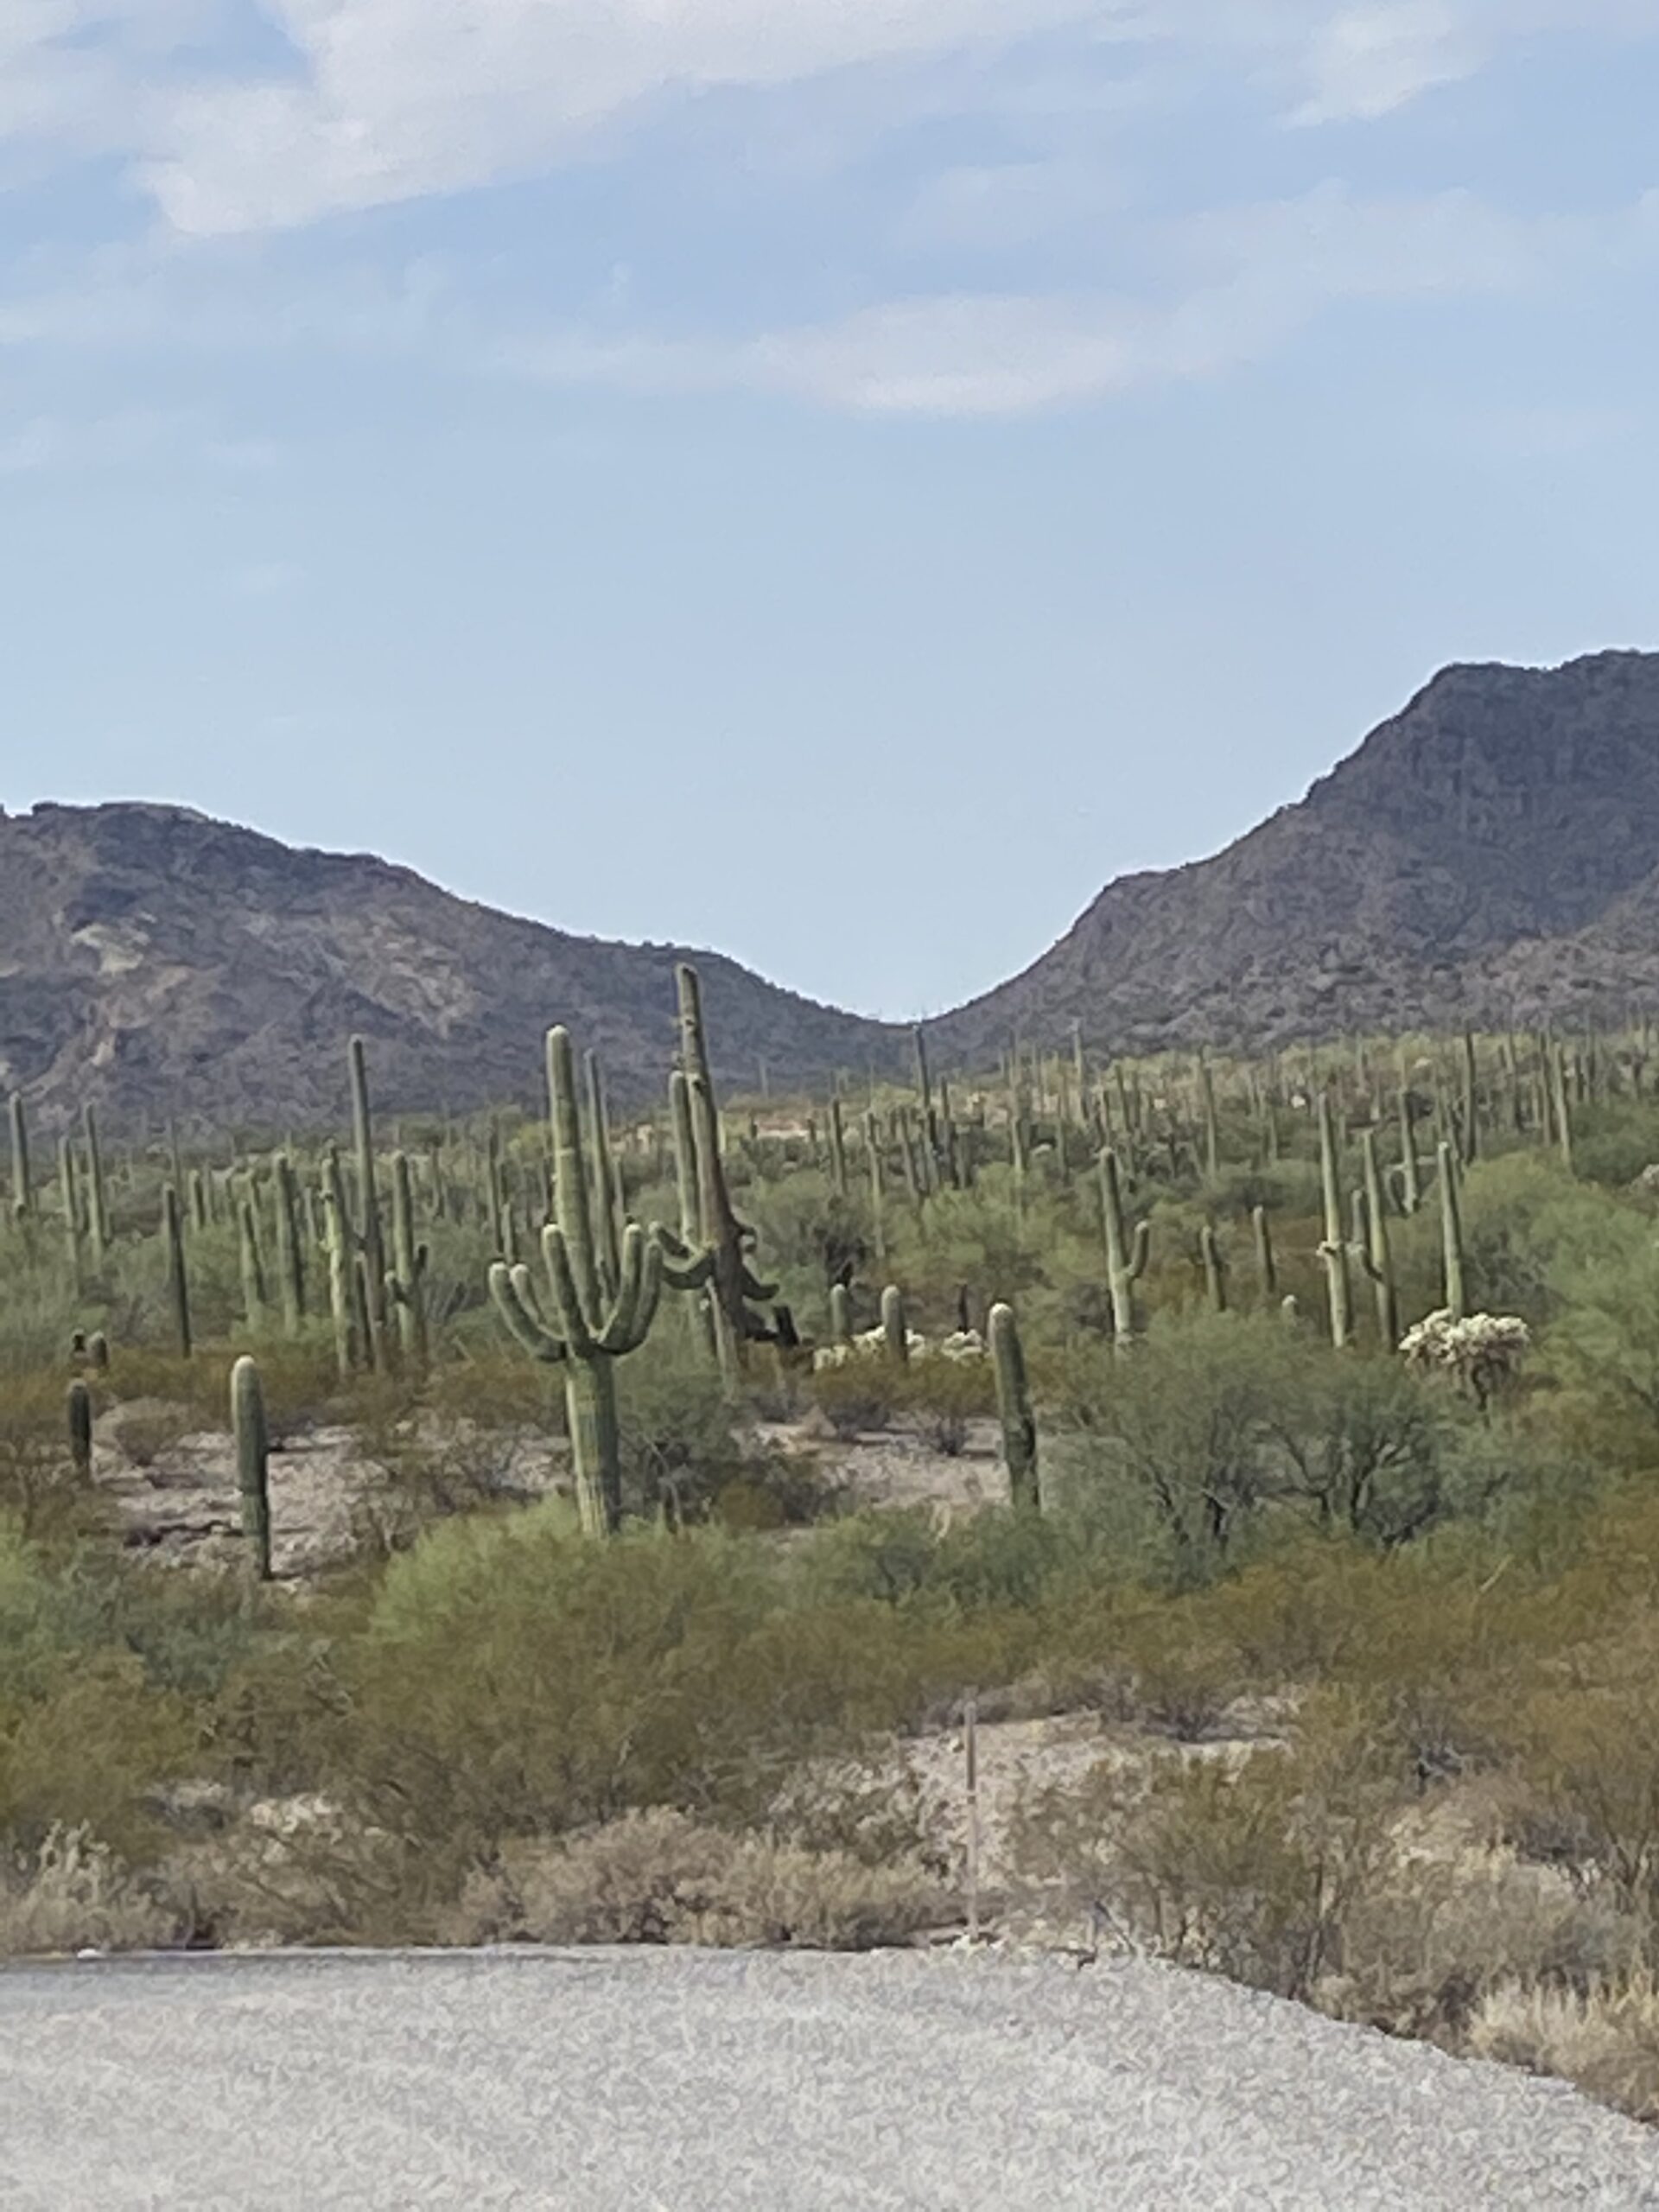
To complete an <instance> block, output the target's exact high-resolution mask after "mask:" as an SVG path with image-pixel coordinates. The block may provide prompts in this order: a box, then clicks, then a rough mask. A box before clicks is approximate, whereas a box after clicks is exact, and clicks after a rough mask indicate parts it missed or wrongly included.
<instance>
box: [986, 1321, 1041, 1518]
mask: <svg viewBox="0 0 1659 2212" xmlns="http://www.w3.org/2000/svg"><path fill="white" fill-rule="evenodd" d="M985 1328H986V1332H987V1335H988V1339H989V1344H990V1353H991V1366H992V1371H993V1373H994V1374H995V1378H996V1409H997V1414H998V1415H999V1417H1000V1419H1001V1424H1002V1459H1003V1464H1004V1465H1006V1466H1007V1471H1008V1491H1009V1494H1010V1496H1011V1497H1012V1498H1013V1501H1014V1504H1015V1505H1016V1506H1017V1507H1019V1508H1020V1509H1021V1510H1026V1511H1029V1512H1033V1513H1034V1512H1036V1511H1037V1510H1039V1508H1040V1505H1041V1503H1042V1500H1041V1493H1040V1491H1039V1487H1038V1478H1037V1421H1036V1417H1035V1416H1034V1414H1033V1412H1032V1410H1031V1393H1030V1390H1029V1389H1028V1388H1027V1383H1026V1356H1025V1353H1024V1351H1022V1350H1021V1348H1020V1329H1019V1325H1018V1324H1017V1322H1016V1321H1015V1319H1014V1308H1013V1307H1012V1306H1007V1305H1001V1304H998V1305H995V1306H992V1308H991V1310H990V1313H988V1315H987V1317H986V1321H985Z"/></svg>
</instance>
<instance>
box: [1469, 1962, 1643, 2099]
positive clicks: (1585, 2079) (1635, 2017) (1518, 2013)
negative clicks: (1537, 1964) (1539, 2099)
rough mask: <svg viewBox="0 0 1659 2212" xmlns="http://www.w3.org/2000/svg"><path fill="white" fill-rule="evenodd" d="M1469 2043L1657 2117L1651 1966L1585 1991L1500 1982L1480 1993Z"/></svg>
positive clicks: (1493, 2055)
mask: <svg viewBox="0 0 1659 2212" xmlns="http://www.w3.org/2000/svg"><path fill="white" fill-rule="evenodd" d="M1468 2048H1469V2049H1470V2050H1471V2051H1473V2052H1474V2053H1475V2054H1476V2055H1477V2056H1479V2057H1482V2058H1497V2059H1501V2060H1503V2062H1504V2063H1506V2064H1508V2065H1511V2066H1527V2067H1530V2068H1531V2069H1533V2070H1534V2071H1535V2073H1540V2074H1554V2075H1560V2077H1561V2078H1562V2079H1563V2080H1564V2081H1567V2082H1574V2083H1575V2084H1576V2085H1577V2086H1578V2087H1579V2088H1581V2089H1583V2090H1585V2091H1586V2093H1587V2094H1589V2095H1591V2096H1592V2097H1599V2099H1600V2100H1601V2101H1602V2102H1603V2103H1604V2104H1610V2105H1616V2106H1617V2107H1618V2108H1619V2110H1620V2111H1621V2112H1627V2113H1631V2114H1633V2115H1634V2117H1635V2118H1636V2119H1637V2120H1649V2121H1653V2120H1659V1982H1656V1980H1655V1978H1654V1976H1653V1975H1652V1974H1646V1973H1643V1974H1630V1975H1628V1976H1624V1977H1623V1978H1621V1979H1619V1980H1612V1981H1605V1982H1599V1983H1598V1984H1596V1985H1595V1986H1594V1987H1592V1988H1591V1989H1589V1990H1586V1991H1579V1990H1573V1989H1561V1988H1557V1987H1552V1986H1548V1985H1546V1984H1534V1985H1532V1986H1526V1985H1524V1984H1521V1983H1515V1982H1510V1983H1506V1984H1505V1985H1504V1986H1502V1987H1500V1988H1497V1989H1494V1990H1491V1991H1490V1992H1489V1993H1487V1994H1486V1996H1485V1997H1484V1998H1483V1999H1482V2000H1481V2002H1480V2005H1479V2006H1478V2008H1477V2010H1476V2012H1475V2014H1474V2017H1473V2018H1472V2019H1471V2022H1470V2025H1469V2034H1468Z"/></svg>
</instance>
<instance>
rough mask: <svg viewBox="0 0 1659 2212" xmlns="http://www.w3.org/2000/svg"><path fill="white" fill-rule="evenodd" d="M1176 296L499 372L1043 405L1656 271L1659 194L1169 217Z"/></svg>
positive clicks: (869, 406) (1015, 305)
mask: <svg viewBox="0 0 1659 2212" xmlns="http://www.w3.org/2000/svg"><path fill="white" fill-rule="evenodd" d="M1165 245H1166V254H1167V257H1168V259H1169V261H1170V263H1171V264H1172V265H1173V267H1175V268H1176V269H1177V270H1181V269H1185V271H1186V272H1187V274H1188V277H1189V281H1188V283H1186V285H1185V288H1182V287H1180V286H1179V284H1177V285H1175V286H1173V287H1172V288H1171V289H1170V291H1169V293H1168V295H1167V296H1163V297H1152V298H1132V297H1116V296H1088V295H1072V296H1022V295H992V296H986V295H974V294H951V295H947V296H937V297H923V298H911V299H906V300H901V301H897V302H889V303H885V304H881V305H877V306H874V307H870V308H864V309H861V310H860V311H858V312H856V313H855V314H853V315H848V316H845V317H842V318H840V319H838V320H836V321H829V322H825V323H819V324H810V325H805V326H802V327H794V328H788V329H782V330H776V331H772V332H768V333H765V334H760V335H758V336H754V337H751V338H748V339H746V340H738V341H733V342H727V341H721V340H712V339H709V340H686V339H676V338H665V339H661V340H652V339H650V338H646V337H632V338H629V339H626V340H606V339H603V338H597V337H594V336H591V335H586V334H582V333H580V332H563V333H557V334H554V335H552V336H550V337H546V338H543V339H540V340H531V341H528V342H518V343H515V344H512V345H510V346H505V347H504V348H502V349H500V350H499V353H497V355H496V357H495V358H496V361H497V364H498V365H499V366H500V367H501V368H503V369H505V370H506V371H508V372H512V373H514V374H519V375H524V376H529V377H532V378H538V379H541V380H543V381H546V382H550V383H555V384H601V385H610V386H612V387H613V388H617V389H621V390H625V391H635V392H663V391H718V390H726V389H741V390H748V391H757V392H763V393H771V394H777V395H784V396H787V397H792V398H797V399H804V400H807V401H809V402H811V403H813V404H817V405H821V406H825V407H832V408H838V409H848V410H854V411H855V412H861V413H867V414H893V415H897V414H929V415H944V416H990V415H1017V414H1029V413H1035V412H1038V411H1040V410H1044V409H1048V408H1053V407H1058V406H1065V405H1074V404H1079V403H1083V402H1086V401H1091V400H1097V399H1102V398H1105V397H1110V396H1112V395H1113V394H1116V393H1119V392H1122V391H1128V390H1130V389H1132V388H1134V387H1135V386H1137V385H1147V384H1154V383H1166V382H1172V381H1182V380H1187V379H1192V378H1205V377H1210V376H1214V375H1217V374H1220V373H1223V372H1225V371H1227V370H1229V369H1232V368H1236V367H1238V366H1240V365H1243V364H1244V363H1246V362H1249V361H1251V360H1255V359H1260V358H1262V356H1263V355H1265V354H1267V353H1270V352H1271V351H1272V350H1273V349H1274V348H1275V347H1276V346H1280V345H1281V344H1283V343H1284V342H1285V341H1286V340H1287V339H1288V338H1290V337H1291V336H1293V335H1294V334H1295V332H1296V331H1297V330H1299V329H1300V328H1301V327H1304V326H1305V325H1306V324H1307V323H1308V322H1309V321H1312V320H1313V319H1314V318H1315V317H1316V316H1318V315H1320V314H1321V313H1323V312H1325V310H1326V309H1328V308H1332V307H1334V306H1337V305H1339V304H1342V303H1344V302H1382V301H1410V300H1434V299H1442V300H1451V299H1456V298H1463V297H1466V296H1469V295H1471V294H1481V293H1487V294H1492V293H1498V294H1516V295H1524V294H1529V293H1531V294H1534V295H1538V296H1549V295H1550V294H1551V293H1552V291H1553V289H1554V287H1555V286H1557V285H1558V284H1559V283H1560V282H1561V281H1563V280H1564V279H1565V278H1566V277H1567V276H1568V275H1569V274H1570V273H1571V272H1572V271H1573V270H1576V269H1578V268H1580V267H1582V266H1583V265H1584V264H1586V262H1588V263H1599V264H1602V265H1603V266H1604V267H1606V268H1609V269H1611V270H1616V271H1617V270H1630V269H1634V268H1637V267H1642V266H1651V265H1653V264H1656V263H1659V193H1654V194H1648V195H1646V196H1645V197H1644V198H1643V200H1640V201H1638V202H1637V203H1636V204H1634V205H1633V206H1631V207H1628V208H1626V209H1624V210H1622V211H1620V212H1619V213H1617V214H1615V215H1613V216H1611V217H1609V218H1607V219H1574V220H1571V221H1567V220H1561V219H1530V220H1529V219H1521V218H1516V217H1513V216H1509V215H1506V214H1504V213H1503V212H1502V211H1501V210H1498V209H1496V208H1493V207H1489V206H1487V205H1486V204H1485V203H1484V202H1483V201H1481V200H1478V199H1477V198H1476V197H1475V196H1474V195H1472V194H1468V193H1464V192H1449V193H1442V194H1432V195H1427V196H1425V197H1421V198H1414V199H1393V200H1382V199H1379V200H1364V199H1361V198H1358V197H1357V196H1355V195H1354V194H1351V192H1349V191H1348V189H1347V188H1345V187H1344V186H1342V185H1340V184H1334V183H1333V184H1327V185H1324V186H1321V187H1320V188H1318V189H1317V190H1315V191H1313V192H1311V193H1308V194H1303V195H1301V196H1300V197H1299V198H1296V199H1294V200H1283V201H1277V202H1271V203H1268V204H1266V205H1263V206H1261V207H1253V208H1245V209H1239V210H1235V211H1231V212H1229V213H1224V214H1217V215H1205V216H1200V217H1198V218H1196V219H1191V220H1189V221H1186V222H1185V223H1181V224H1176V225H1170V226H1166V239H1165Z"/></svg>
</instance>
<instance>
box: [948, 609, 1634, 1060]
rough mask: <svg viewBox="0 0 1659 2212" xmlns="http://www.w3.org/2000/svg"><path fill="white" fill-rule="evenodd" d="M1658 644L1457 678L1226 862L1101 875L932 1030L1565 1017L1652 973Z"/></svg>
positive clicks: (1106, 1037) (1221, 1038) (1101, 1036)
mask: <svg viewBox="0 0 1659 2212" xmlns="http://www.w3.org/2000/svg"><path fill="white" fill-rule="evenodd" d="M1656 869H1659V655H1656V654H1644V653H1635V652H1618V653H1601V654H1597V655H1595V656H1593V657H1592V658H1586V659H1583V660H1579V661H1573V662H1570V663H1568V664H1567V666H1565V667H1563V668H1560V669H1553V670H1537V669H1513V668H1505V667H1499V666H1484V667H1454V668H1450V669H1447V670H1446V671H1444V672H1443V673H1442V674H1441V675H1440V676H1438V677H1435V679H1434V681H1433V683H1430V684H1429V685H1428V686H1427V689H1426V690H1423V691H1421V693H1420V694H1419V695H1418V696H1417V697H1416V698H1414V700H1413V701H1412V702H1411V703H1410V704H1409V705H1408V707H1407V708H1406V709H1405V710H1404V711H1403V712H1402V714H1400V715H1395V717H1393V718H1392V719H1391V720H1390V721H1386V722H1384V723H1383V725H1382V727H1381V728H1378V729H1376V730H1375V731H1373V732H1372V734H1371V735H1370V737H1368V738H1367V739H1366V740H1365V741H1364V743H1363V745H1362V746H1361V747H1360V748H1359V750H1358V751H1357V753H1354V754H1353V755H1352V756H1351V758H1350V759H1348V760H1344V762H1343V763H1342V764H1341V765H1340V766H1338V767H1337V768H1336V769H1334V770H1333V771H1332V773H1331V774H1330V775H1328V776H1326V777H1324V778H1323V779H1321V780H1320V781H1319V782H1318V783H1316V784H1315V785H1313V789H1312V790H1311V791H1309V792H1308V794H1307V797H1306V798H1305V799H1303V800H1302V801H1301V802H1300V804H1298V805H1295V806H1289V807H1285V808H1282V809H1281V810H1280V812H1278V813H1277V814H1275V815H1274V816H1273V817H1271V818H1270V819H1269V820H1268V821H1267V822H1264V823H1262V825H1261V826H1260V828H1258V829H1254V830H1252V831H1251V832H1250V833H1249V836H1245V837H1242V838H1240V839H1239V841H1238V842H1236V844H1234V845H1231V846H1230V847H1228V849H1226V851H1224V852H1223V853H1220V854H1218V855H1216V857H1215V858H1213V859H1211V860H1207V861H1198V862H1195V863H1193V864H1192V866H1190V867H1186V868H1174V869H1171V870H1169V871H1167V872H1166V873H1163V874H1143V875H1136V876H1128V877H1124V878H1122V879H1120V880H1118V881H1116V882H1115V883H1112V884H1110V885H1109V886H1108V887H1107V888H1106V889H1105V890H1104V891H1103V892H1102V893H1101V894H1100V896H1099V897H1098V898H1097V899H1096V900H1095V901H1094V903H1093V905H1092V906H1090V907H1089V908H1088V910H1087V911H1086V912H1084V914H1083V915H1082V916H1081V917H1080V918H1079V919H1078V920H1077V923H1076V924H1075V925H1073V927H1072V928H1071V930H1070V931H1068V932H1067V934H1066V935H1065V937H1064V938H1062V939H1061V940H1060V942H1059V944H1057V945H1055V946H1054V947H1053V949H1052V950H1051V951H1049V952H1046V953H1045V954H1044V955H1043V957H1042V958H1041V959H1040V960H1039V961H1037V962H1036V963H1034V964H1033V966H1032V967H1030V968H1028V969H1026V970H1025V972H1024V973H1023V974H1022V975H1020V976H1015V977H1014V979H1013V980H1012V981H1011V982H1007V983H1004V984H1002V985H1001V987H1000V988H997V989H996V990H994V991H992V992H989V993H988V994H987V995H986V996H985V997H983V998H981V999H976V1000H975V1001H973V1002H972V1003H971V1004H970V1005H969V1006H966V1007H962V1008H960V1009H958V1010H957V1012H956V1013H955V1014H947V1015H944V1017H942V1018H941V1020H939V1021H938V1023H937V1024H936V1025H935V1033H936V1035H937V1038H938V1043H939V1046H940V1047H941V1049H942V1051H943V1052H944V1053H945V1054H947V1055H948V1056H949V1057H950V1058H963V1059H966V1060H969V1061H970V1062H974V1063H982V1062H984V1061H987V1060H988V1059H989V1058H992V1057H993V1056H994V1055H995V1053H996V1052H998V1051H1000V1050H1001V1048H1002V1047H1003V1046H1005V1045H1006V1044H1007V1039H1008V1038H1009V1036H1010V1034H1011V1033H1013V1032H1014V1031H1015V1030H1018V1031H1020V1033H1023V1034H1025V1035H1026V1036H1027V1037H1030V1038H1032V1039H1048V1040H1051V1041H1058V1039H1059V1038H1060V1037H1062V1036H1063V1035H1064V1034H1065V1033H1066V1031H1067V1029H1068V1027H1069V1026H1070V1024H1071V1022H1072V1021H1074V1020H1076V1021H1080V1022H1081V1024H1082V1026H1083V1031H1084V1036H1085V1037H1086V1038H1088V1039H1090V1040H1091V1041H1093V1042H1095V1043H1096V1044H1098V1045H1100V1046H1104V1047H1107V1048H1110V1049H1119V1050H1122V1049H1128V1048H1136V1049H1142V1050H1151V1049H1156V1048H1158V1047H1160V1046H1166V1045H1173V1044H1183V1043H1185V1044H1192V1043H1198V1042H1200V1041H1210V1042H1214V1043H1217V1044H1238V1045H1245V1044H1251V1045H1264V1044H1271V1043H1274V1042H1277V1041H1282V1040H1283V1039H1287V1038H1290V1037H1293V1036H1308V1035H1320V1034H1325V1035H1328V1034H1330V1033H1332V1032H1335V1031H1343V1030H1351V1029H1363V1028H1384V1027H1392V1026H1404V1025H1408V1024H1416V1023H1429V1024H1435V1025H1439V1024H1446V1023H1458V1022H1462V1021H1465V1020H1472V1021H1480V1022H1499V1023H1501V1022H1507V1021H1509V1020H1517V1021H1524V1020H1535V1019H1541V1018H1542V1017H1543V1016H1545V1015H1546V1014H1549V1015H1552V1016H1553V1017H1554V1018H1555V1019H1557V1020H1565V1019H1568V1018H1570V1016H1571V1014H1572V1013H1573V1008H1574V1007H1577V1006H1579V1005H1580V1004H1582V1005H1586V1006H1587V1005H1596V1006H1599V1007H1603V1008H1604V1009H1611V1007H1612V1006H1614V1005H1615V1004H1619V1003H1622V1002H1623V1001H1624V999H1625V998H1626V997H1628V996H1630V995H1633V994H1634V995H1641V994H1642V993H1643V991H1646V990H1648V989H1649V988H1652V986H1653V984H1654V982H1656V981H1659V958H1656V957H1655V955H1656V950H1659V876H1656Z"/></svg>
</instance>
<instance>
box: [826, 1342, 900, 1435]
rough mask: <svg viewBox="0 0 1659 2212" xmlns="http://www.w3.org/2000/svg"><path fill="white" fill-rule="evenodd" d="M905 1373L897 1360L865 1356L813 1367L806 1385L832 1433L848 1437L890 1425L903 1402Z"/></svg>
mask: <svg viewBox="0 0 1659 2212" xmlns="http://www.w3.org/2000/svg"><path fill="white" fill-rule="evenodd" d="M908 1373H909V1370H908V1369H907V1367H906V1366H905V1365H904V1364H902V1363H900V1362H899V1361H897V1360H890V1359H885V1358H878V1357H861V1358H855V1359H849V1360H848V1361H846V1362H845V1363H843V1364H842V1365H841V1366H839V1367H820V1368H817V1369H815V1370H813V1373H812V1375H811V1377H810V1381H809V1383H808V1386H807V1387H808V1389H809V1391H810V1395H811V1399H812V1402H813V1404H814V1405H815V1406H816V1407H817V1408H818V1410H819V1412H820V1413H821V1414H823V1418H824V1420H825V1421H828V1422H829V1426H830V1427H831V1428H832V1429H833V1430H834V1431H835V1433H836V1435H837V1436H839V1437H843V1438H847V1439H851V1438H854V1437H856V1436H861V1435H865V1434H868V1433H869V1432H870V1431H871V1430H874V1429H883V1428H889V1427H892V1425H893V1420H894V1418H895V1416H896V1415H897V1414H898V1413H899V1409H900V1408H901V1407H902V1406H903V1405H904V1404H905V1402H906V1391H907V1388H908Z"/></svg>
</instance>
